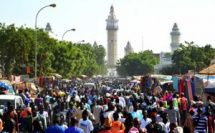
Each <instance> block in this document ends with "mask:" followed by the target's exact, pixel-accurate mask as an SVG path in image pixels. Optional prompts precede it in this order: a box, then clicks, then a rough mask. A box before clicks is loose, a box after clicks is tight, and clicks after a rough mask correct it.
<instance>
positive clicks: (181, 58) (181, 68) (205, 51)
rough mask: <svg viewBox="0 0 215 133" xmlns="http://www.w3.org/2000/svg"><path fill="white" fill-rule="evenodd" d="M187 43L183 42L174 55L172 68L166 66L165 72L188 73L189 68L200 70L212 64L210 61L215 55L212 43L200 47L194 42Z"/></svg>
mask: <svg viewBox="0 0 215 133" xmlns="http://www.w3.org/2000/svg"><path fill="white" fill-rule="evenodd" d="M185 43H186V45H183V44H181V45H180V48H179V49H178V50H176V51H175V52H174V54H173V55H172V61H173V65H172V68H170V67H167V68H164V69H163V70H162V73H163V74H186V73H188V71H189V70H195V71H196V72H198V71H200V70H202V69H203V68H205V67H207V66H208V65H210V61H211V60H212V59H213V58H214V56H215V49H214V48H212V46H211V45H210V44H209V45H208V44H207V45H205V46H204V47H199V46H197V45H194V43H193V42H191V43H188V42H185Z"/></svg>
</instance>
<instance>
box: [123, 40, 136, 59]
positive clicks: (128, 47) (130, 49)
mask: <svg viewBox="0 0 215 133" xmlns="http://www.w3.org/2000/svg"><path fill="white" fill-rule="evenodd" d="M124 50H125V56H126V55H129V54H131V53H134V50H133V48H132V47H131V44H130V42H129V41H128V42H127V45H126V47H125V49H124Z"/></svg>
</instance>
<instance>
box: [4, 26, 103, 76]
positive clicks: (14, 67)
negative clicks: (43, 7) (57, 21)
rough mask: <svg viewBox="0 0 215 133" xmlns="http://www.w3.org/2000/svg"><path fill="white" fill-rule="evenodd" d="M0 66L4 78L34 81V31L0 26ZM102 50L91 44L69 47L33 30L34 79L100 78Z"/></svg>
mask: <svg viewBox="0 0 215 133" xmlns="http://www.w3.org/2000/svg"><path fill="white" fill-rule="evenodd" d="M0 49H1V50H0V64H1V66H2V68H4V72H5V73H6V74H7V75H10V74H15V75H20V74H26V67H30V69H31V72H30V74H29V75H30V77H34V73H35V72H34V70H35V69H34V66H35V31H34V29H32V28H27V27H23V26H21V27H15V25H14V24H11V25H5V24H3V23H0ZM104 56H105V49H104V47H103V46H102V45H99V46H98V47H96V48H94V47H93V46H92V45H91V44H88V43H87V44H77V45H75V44H72V43H71V42H65V41H63V42H62V41H58V40H56V39H54V38H51V37H50V36H49V34H48V33H47V32H45V31H44V30H43V29H38V30H37V62H38V65H37V70H38V72H37V73H38V74H37V75H38V76H46V75H48V74H50V73H53V72H57V73H59V74H61V75H63V77H64V78H70V77H71V76H72V75H77V76H78V75H82V74H85V75H88V76H92V75H94V74H101V73H102V72H103V69H104V68H103V69H99V68H101V67H104V66H105V65H104Z"/></svg>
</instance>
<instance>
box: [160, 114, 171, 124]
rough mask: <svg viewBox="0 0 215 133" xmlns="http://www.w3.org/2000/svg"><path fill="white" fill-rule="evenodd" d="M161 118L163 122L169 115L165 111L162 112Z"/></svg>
mask: <svg viewBox="0 0 215 133" xmlns="http://www.w3.org/2000/svg"><path fill="white" fill-rule="evenodd" d="M161 117H162V119H163V121H164V122H167V121H168V120H169V116H168V114H167V113H166V112H163V113H162V115H161Z"/></svg>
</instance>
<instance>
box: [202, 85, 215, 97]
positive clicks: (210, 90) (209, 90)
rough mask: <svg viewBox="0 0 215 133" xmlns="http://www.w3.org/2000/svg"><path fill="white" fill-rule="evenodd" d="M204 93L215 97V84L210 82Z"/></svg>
mask: <svg viewBox="0 0 215 133" xmlns="http://www.w3.org/2000/svg"><path fill="white" fill-rule="evenodd" d="M204 93H208V94H210V95H215V82H209V83H208V85H207V86H206V87H205V89H204Z"/></svg>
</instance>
